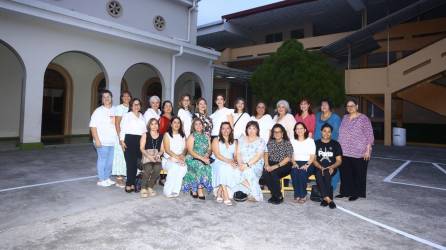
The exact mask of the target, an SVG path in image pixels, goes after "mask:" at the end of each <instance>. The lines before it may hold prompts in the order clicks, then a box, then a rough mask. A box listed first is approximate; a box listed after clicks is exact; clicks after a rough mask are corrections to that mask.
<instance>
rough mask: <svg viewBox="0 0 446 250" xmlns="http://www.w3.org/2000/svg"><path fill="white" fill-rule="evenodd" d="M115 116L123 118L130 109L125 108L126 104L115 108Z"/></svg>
mask: <svg viewBox="0 0 446 250" xmlns="http://www.w3.org/2000/svg"><path fill="white" fill-rule="evenodd" d="M114 110H115V116H123V115H124V114H125V113H128V112H129V107H126V106H124V104H121V105H118V106H115V107H114Z"/></svg>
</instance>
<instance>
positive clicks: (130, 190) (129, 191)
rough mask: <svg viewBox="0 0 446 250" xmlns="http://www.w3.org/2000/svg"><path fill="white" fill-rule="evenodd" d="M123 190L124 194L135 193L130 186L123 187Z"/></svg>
mask: <svg viewBox="0 0 446 250" xmlns="http://www.w3.org/2000/svg"><path fill="white" fill-rule="evenodd" d="M124 190H125V192H126V193H131V192H133V191H135V190H134V189H133V188H132V187H131V186H125V189H124Z"/></svg>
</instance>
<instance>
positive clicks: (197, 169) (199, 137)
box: [182, 132, 212, 192]
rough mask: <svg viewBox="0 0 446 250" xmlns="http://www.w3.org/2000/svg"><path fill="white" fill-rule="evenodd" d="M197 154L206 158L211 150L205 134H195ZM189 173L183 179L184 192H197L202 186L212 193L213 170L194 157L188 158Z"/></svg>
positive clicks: (189, 156)
mask: <svg viewBox="0 0 446 250" xmlns="http://www.w3.org/2000/svg"><path fill="white" fill-rule="evenodd" d="M193 136H194V147H193V150H194V152H195V153H197V154H199V155H201V156H204V155H206V154H207V153H208V150H209V146H210V145H209V139H208V137H207V135H206V134H204V133H197V132H194V133H193ZM186 165H187V173H186V175H185V176H184V179H183V188H182V189H183V192H189V191H190V190H192V191H193V192H197V190H198V187H199V186H202V187H203V188H205V189H206V190H207V191H208V192H212V168H211V166H210V165H206V164H204V163H203V162H202V161H200V160H198V159H194V158H193V157H192V155H187V156H186Z"/></svg>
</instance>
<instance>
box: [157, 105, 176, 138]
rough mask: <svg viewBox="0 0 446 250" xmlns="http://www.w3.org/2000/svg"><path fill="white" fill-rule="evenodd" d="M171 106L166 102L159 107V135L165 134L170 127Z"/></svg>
mask: <svg viewBox="0 0 446 250" xmlns="http://www.w3.org/2000/svg"><path fill="white" fill-rule="evenodd" d="M172 112H173V106H172V102H171V101H169V100H166V101H164V102H163V105H162V107H161V116H160V119H159V121H160V129H159V132H160V134H161V135H164V133H166V132H167V129H168V128H169V126H170V119H172Z"/></svg>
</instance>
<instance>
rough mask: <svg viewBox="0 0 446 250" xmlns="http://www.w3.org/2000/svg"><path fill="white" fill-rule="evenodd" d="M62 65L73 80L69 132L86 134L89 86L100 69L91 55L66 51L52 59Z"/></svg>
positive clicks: (88, 118) (88, 113) (89, 97)
mask: <svg viewBox="0 0 446 250" xmlns="http://www.w3.org/2000/svg"><path fill="white" fill-rule="evenodd" d="M52 62H54V63H56V64H59V65H60V66H62V67H64V68H65V69H66V70H67V71H68V73H69V74H70V76H71V79H72V80H73V113H72V114H71V118H72V125H71V133H72V134H74V135H76V134H88V122H89V121H90V108H91V86H92V83H93V80H94V79H95V77H96V76H97V75H98V74H99V73H101V72H102V69H101V68H100V66H99V65H98V63H97V62H96V61H94V60H93V59H92V58H91V57H89V56H87V55H85V54H82V53H78V52H68V53H64V54H62V55H60V56H57V57H56V58H54V60H53V61H52Z"/></svg>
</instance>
